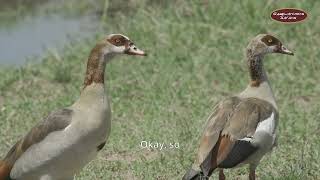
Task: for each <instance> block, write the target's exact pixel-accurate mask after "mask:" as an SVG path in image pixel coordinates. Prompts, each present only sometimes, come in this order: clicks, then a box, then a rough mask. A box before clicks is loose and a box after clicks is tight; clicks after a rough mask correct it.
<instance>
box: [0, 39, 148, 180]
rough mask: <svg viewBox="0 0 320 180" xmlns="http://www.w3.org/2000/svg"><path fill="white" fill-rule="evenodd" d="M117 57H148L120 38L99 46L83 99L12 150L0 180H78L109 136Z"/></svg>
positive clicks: (0, 165) (56, 114)
mask: <svg viewBox="0 0 320 180" xmlns="http://www.w3.org/2000/svg"><path fill="white" fill-rule="evenodd" d="M116 54H129V55H141V56H145V55H146V54H145V53H144V52H143V51H142V50H139V49H138V48H137V47H136V46H135V45H134V44H133V42H132V41H130V40H129V38H128V37H126V36H124V35H121V34H111V35H109V36H107V37H106V38H104V39H103V40H102V41H100V42H99V43H97V44H96V46H95V47H94V48H93V49H92V51H91V53H90V56H89V58H88V62H87V71H86V75H85V80H84V88H83V89H82V91H81V95H80V98H79V99H78V100H77V101H76V102H75V103H74V104H73V105H71V106H70V107H67V108H63V109H60V110H57V111H54V112H52V113H51V114H50V115H49V116H47V117H46V118H45V119H44V120H43V121H41V122H40V123H38V124H37V125H36V126H35V127H33V128H32V129H31V131H30V132H29V133H28V134H27V135H26V136H25V137H24V138H22V139H20V140H19V141H18V142H17V143H16V144H15V145H14V146H13V147H12V148H11V149H10V151H9V152H8V153H7V155H6V157H5V158H4V159H3V160H2V161H0V180H8V179H15V180H67V179H73V177H74V174H75V173H77V172H78V171H79V170H81V169H82V168H83V167H84V166H85V165H86V164H87V163H88V162H90V161H91V160H92V159H93V158H94V157H95V156H96V155H97V153H98V151H99V150H101V149H102V148H103V146H104V145H105V143H106V140H107V137H108V135H109V133H110V120H111V109H110V104H109V100H108V96H107V95H106V93H105V85H104V73H105V66H106V63H107V62H109V61H110V58H111V57H113V55H116Z"/></svg>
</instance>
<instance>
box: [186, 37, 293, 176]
mask: <svg viewBox="0 0 320 180" xmlns="http://www.w3.org/2000/svg"><path fill="white" fill-rule="evenodd" d="M269 53H282V54H288V55H293V53H292V52H291V51H289V50H288V49H287V48H286V47H285V46H283V45H282V43H281V42H280V41H279V40H278V39H277V38H275V37H274V36H271V35H268V34H259V35H257V36H256V37H255V38H253V39H252V40H251V42H250V43H249V45H248V47H247V52H246V54H247V59H248V61H247V63H248V67H249V74H250V82H249V85H248V86H247V88H246V89H245V90H244V91H242V92H241V93H239V94H237V95H235V96H232V97H229V98H226V99H224V100H223V101H221V102H220V103H218V104H217V105H216V106H215V108H214V110H213V112H212V114H211V115H210V116H209V118H208V120H207V124H206V126H205V129H204V132H203V135H202V137H201V139H200V146H199V149H198V153H197V157H196V160H195V162H194V163H193V165H192V167H191V169H190V170H188V171H187V172H186V174H185V175H184V177H183V180H196V179H209V177H210V176H211V174H212V173H213V171H214V170H215V169H219V179H220V180H224V179H225V175H224V173H223V169H226V168H234V167H238V166H241V165H243V164H249V170H250V172H249V179H250V180H254V179H255V169H256V167H257V166H258V164H259V161H260V160H261V158H262V157H263V156H264V155H265V154H266V153H267V152H269V151H271V149H272V147H273V146H274V145H275V144H276V127H277V124H278V117H279V113H278V107H277V104H276V100H275V97H274V94H273V91H272V88H271V86H270V83H269V80H268V78H267V74H266V72H265V70H264V67H263V57H264V56H265V55H266V54H269Z"/></svg>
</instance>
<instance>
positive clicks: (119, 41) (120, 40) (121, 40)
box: [107, 35, 129, 46]
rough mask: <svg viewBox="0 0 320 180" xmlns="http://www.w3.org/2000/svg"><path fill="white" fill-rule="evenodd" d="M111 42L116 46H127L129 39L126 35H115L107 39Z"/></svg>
mask: <svg viewBox="0 0 320 180" xmlns="http://www.w3.org/2000/svg"><path fill="white" fill-rule="evenodd" d="M107 40H108V42H109V43H111V44H113V45H115V46H125V45H126V44H127V42H128V41H129V40H128V39H126V38H125V37H123V36H121V35H115V36H113V37H111V38H110V39H107Z"/></svg>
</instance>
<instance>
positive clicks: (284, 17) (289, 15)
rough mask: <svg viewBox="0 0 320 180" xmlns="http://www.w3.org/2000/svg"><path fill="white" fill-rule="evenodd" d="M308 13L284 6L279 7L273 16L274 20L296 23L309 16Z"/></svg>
mask: <svg viewBox="0 0 320 180" xmlns="http://www.w3.org/2000/svg"><path fill="white" fill-rule="evenodd" d="M307 16H308V15H307V13H306V12H304V11H302V10H300V9H294V8H284V9H278V10H275V11H273V12H272V13H271V18H272V19H273V20H276V21H279V22H284V23H295V22H299V21H303V20H305V19H306V18H307Z"/></svg>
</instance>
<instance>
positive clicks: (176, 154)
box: [0, 0, 320, 180]
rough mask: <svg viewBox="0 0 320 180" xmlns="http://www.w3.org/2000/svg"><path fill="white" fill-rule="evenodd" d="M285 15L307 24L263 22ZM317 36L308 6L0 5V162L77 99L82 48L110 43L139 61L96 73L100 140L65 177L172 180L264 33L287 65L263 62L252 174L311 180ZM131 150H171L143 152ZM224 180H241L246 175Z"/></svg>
mask: <svg viewBox="0 0 320 180" xmlns="http://www.w3.org/2000/svg"><path fill="white" fill-rule="evenodd" d="M285 7H292V8H298V9H302V10H304V11H306V12H307V13H308V18H307V19H306V20H305V21H303V22H300V23H295V24H282V23H279V22H276V21H273V20H272V19H271V18H270V14H271V12H272V11H273V10H275V9H279V8H285ZM319 29H320V1H319V0H282V1H279V0H266V1H254V0H242V1H218V0H198V1H192V0H162V1H158V0H68V1H63V0H51V1H49V0H11V1H7V0H0V157H3V156H4V155H5V153H6V152H7V151H8V150H9V148H10V147H11V146H12V145H13V144H14V143H15V142H16V141H17V140H18V139H19V137H21V136H22V135H24V134H25V133H26V132H27V131H28V130H29V129H30V128H31V127H33V126H34V125H35V124H36V123H37V122H38V121H40V120H41V119H42V118H43V117H45V116H46V115H47V114H48V113H49V112H51V111H52V110H54V109H58V108H60V107H65V106H68V105H70V104H72V103H73V102H74V101H75V100H76V99H77V97H78V96H79V93H80V89H81V86H82V81H83V78H84V71H85V67H86V60H87V57H88V54H89V52H90V50H91V48H92V47H93V46H94V45H95V43H96V42H97V40H99V39H101V38H103V37H104V36H105V35H106V34H109V33H122V34H125V35H127V36H128V37H129V38H130V39H132V40H133V41H134V42H135V44H136V45H137V46H138V47H139V48H141V49H143V50H145V51H147V52H148V54H149V56H148V57H146V58H132V57H127V56H121V57H118V58H116V60H115V61H112V62H111V63H110V64H108V65H107V70H106V81H107V83H106V86H107V91H108V94H109V96H110V97H111V100H112V110H113V119H112V132H111V135H110V138H109V140H108V142H107V145H106V146H105V148H104V149H103V151H101V153H100V154H99V156H98V158H96V159H95V160H94V161H93V162H91V163H90V164H89V165H88V166H86V168H85V169H84V170H83V171H81V172H80V173H79V174H77V176H76V179H77V180H80V179H81V180H82V179H83V180H86V179H97V180H99V179H147V180H149V179H161V180H162V179H163V180H165V179H169V180H171V179H181V177H182V176H183V174H184V172H185V170H186V169H187V168H189V166H190V165H191V163H192V161H193V159H194V157H195V151H196V148H197V146H198V139H199V137H200V135H201V132H202V129H203V126H204V123H205V122H206V118H207V116H208V115H209V113H210V111H211V109H212V107H213V106H214V105H215V103H217V102H218V101H219V100H221V99H223V98H224V97H226V96H230V95H233V94H235V93H238V92H240V91H241V90H243V89H244V88H245V87H246V85H247V83H248V72H247V67H246V61H245V56H244V51H245V48H246V46H247V44H248V42H249V40H250V39H251V38H253V37H254V36H256V35H257V34H259V33H270V34H272V35H274V36H276V37H278V38H279V39H280V40H281V41H282V43H283V44H284V45H286V46H287V47H288V48H289V49H290V50H292V51H293V52H294V53H295V56H293V57H291V56H290V57H289V56H281V55H278V54H273V55H269V56H267V57H266V59H265V68H266V70H267V72H268V75H269V79H270V81H271V85H272V87H273V89H274V92H275V96H276V99H277V103H278V106H279V111H280V122H279V127H278V132H279V145H278V146H277V148H275V149H274V151H273V153H271V154H268V155H267V156H266V157H265V158H264V159H263V160H262V163H261V164H260V166H258V170H257V176H258V178H260V179H290V180H291V179H297V180H300V179H319V178H320V172H319V169H320V165H319V164H320V152H319V149H320V138H319V137H320V130H319V129H320V122H319V119H320V112H319V109H320V85H319V83H320V80H319V71H320V63H319V59H320V51H319V47H320V41H319V39H320V31H319ZM141 141H150V142H152V143H165V144H170V143H173V144H179V147H177V148H172V149H166V150H160V149H156V148H154V149H144V148H142V147H141V146H140V144H141ZM226 175H227V178H228V179H247V169H246V168H245V167H243V168H238V169H236V170H232V171H227V172H226ZM213 177H214V178H217V176H216V175H214V176H213ZM214 178H213V179H214Z"/></svg>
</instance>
